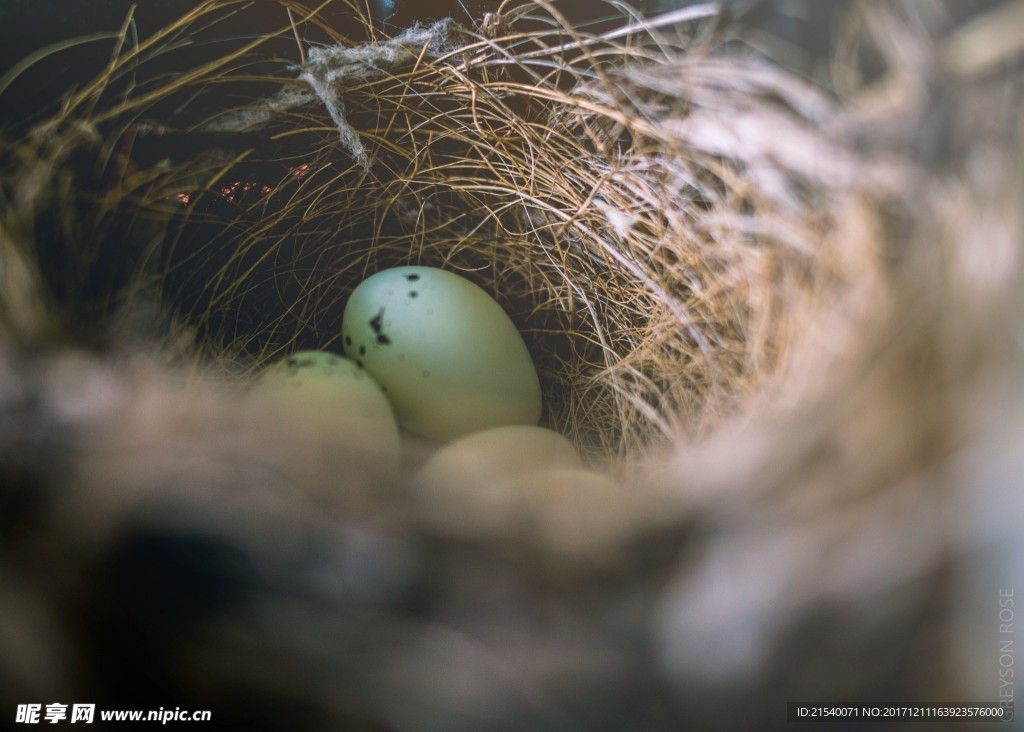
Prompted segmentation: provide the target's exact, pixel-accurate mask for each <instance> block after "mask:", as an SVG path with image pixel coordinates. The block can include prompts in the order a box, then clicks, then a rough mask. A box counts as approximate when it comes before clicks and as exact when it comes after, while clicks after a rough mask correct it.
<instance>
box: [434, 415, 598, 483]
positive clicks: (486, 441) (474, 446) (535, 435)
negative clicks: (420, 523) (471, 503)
mask: <svg viewBox="0 0 1024 732" xmlns="http://www.w3.org/2000/svg"><path fill="white" fill-rule="evenodd" d="M581 466H582V463H581V461H580V456H579V453H577V452H576V448H574V447H573V446H572V443H570V442H569V441H568V440H567V439H566V438H565V437H563V436H562V435H560V434H558V433H557V432H554V431H552V430H549V429H545V428H544V427H532V426H526V425H515V426H511V427H495V428H493V429H489V430H483V431H481V432H474V433H473V434H471V435H467V436H465V437H462V438H460V439H458V440H455V441H454V442H450V443H448V444H447V445H445V446H444V447H442V448H440V449H439V450H438V451H437V452H435V453H434V454H433V455H432V456H431V457H430V459H429V460H427V462H426V463H425V464H424V465H423V467H422V468H421V469H420V471H419V473H418V475H417V479H418V482H419V484H420V486H422V487H423V488H425V489H427V490H448V489H450V488H452V487H455V488H456V489H463V488H465V489H468V490H473V489H474V486H479V485H483V484H485V483H488V482H495V481H500V480H506V479H509V478H512V477H514V476H517V475H519V474H521V473H525V472H528V471H532V470H537V469H538V468H579V467H581Z"/></svg>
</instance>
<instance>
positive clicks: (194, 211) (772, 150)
mask: <svg viewBox="0 0 1024 732" xmlns="http://www.w3.org/2000/svg"><path fill="white" fill-rule="evenodd" d="M227 5H228V7H230V4H227ZM224 6H225V4H224V3H219V4H209V5H206V6H201V7H200V8H199V9H197V10H196V11H195V12H194V13H192V14H191V15H190V16H188V17H186V18H184V19H182V21H181V23H180V25H179V27H177V28H176V27H174V26H172V27H171V28H168V29H167V32H166V35H165V37H163V38H157V39H152V40H150V41H147V42H143V43H142V44H140V45H138V46H134V47H129V46H127V45H126V44H124V43H122V45H120V46H119V49H118V51H117V53H115V54H114V56H113V57H112V59H111V62H110V66H109V68H108V70H107V72H106V74H105V75H104V76H103V77H102V78H101V79H99V80H98V81H96V82H95V83H93V84H92V85H89V86H87V87H86V88H84V89H82V90H81V91H79V92H78V93H77V94H76V95H75V97H74V98H73V99H71V100H70V102H69V103H68V104H67V105H66V108H65V112H64V114H63V115H62V117H61V118H60V119H59V120H55V121H54V122H53V123H52V126H51V127H49V128H47V129H46V130H44V131H41V132H40V133H38V134H39V135H40V140H42V141H43V143H44V144H50V139H51V136H52V135H53V133H55V132H57V133H58V135H59V136H60V138H61V139H71V138H73V137H74V136H75V135H79V136H83V135H84V136H94V137H95V139H94V140H92V141H91V142H89V143H88V144H89V145H91V146H94V147H95V149H96V153H97V154H101V155H104V156H106V157H105V158H104V159H103V160H102V163H100V164H101V165H102V170H101V171H95V172H96V173H97V174H98V175H100V176H102V177H104V178H110V179H111V180H107V181H104V182H105V183H107V184H109V185H111V186H115V185H116V186H117V192H116V194H115V193H114V192H113V191H111V192H110V193H109V194H107V199H108V202H107V207H105V208H104V207H100V208H99V210H92V211H90V212H89V215H91V216H95V217H96V218H97V221H96V222H94V223H93V226H95V229H96V232H95V233H91V232H90V234H89V237H91V238H93V239H100V238H104V237H107V236H110V235H109V234H107V233H106V232H104V233H102V234H101V233H100V232H102V231H103V229H102V227H103V226H122V227H123V226H124V224H123V223H122V221H119V220H118V218H119V217H121V218H122V219H123V217H124V215H125V212H124V210H123V209H124V207H125V206H126V205H127V206H130V207H131V209H132V210H131V212H130V213H129V214H128V215H131V216H133V217H135V218H136V219H138V218H139V217H143V216H148V217H150V218H152V219H153V220H154V222H156V221H159V218H160V217H161V216H165V217H168V218H170V219H171V229H170V234H169V235H167V236H166V237H160V236H159V229H158V228H155V227H156V226H159V224H154V228H153V232H155V233H150V232H145V233H150V234H151V236H152V237H154V238H156V242H155V243H154V244H152V245H150V246H149V251H139V249H140V248H145V247H146V246H147V244H148V243H147V242H144V241H142V242H140V241H139V239H140V238H141V236H140V233H139V232H138V230H137V229H138V228H139V227H138V226H136V229H135V230H133V231H131V232H130V233H127V234H126V233H124V232H123V228H122V230H119V231H117V232H113V235H112V236H110V239H113V240H115V241H113V242H110V241H107V242H94V246H97V247H105V248H106V250H107V251H108V252H110V253H109V254H108V253H102V254H101V253H98V252H75V253H73V256H72V257H70V258H68V263H69V266H70V267H75V268H79V270H80V269H81V263H82V262H83V261H84V262H90V261H100V262H104V261H109V259H110V257H111V256H118V254H119V255H120V258H121V259H123V258H124V252H121V253H117V254H115V253H114V252H113V251H112V250H113V249H114V248H115V247H118V246H120V247H122V249H126V248H129V247H132V248H134V249H135V251H129V252H128V258H129V260H130V265H134V269H133V270H132V271H130V272H126V273H121V274H122V277H123V282H122V283H120V284H121V285H122V290H121V292H117V293H115V294H116V295H117V296H123V295H124V294H125V293H126V292H129V293H130V291H131V288H135V293H137V292H138V291H139V288H145V292H146V294H147V296H149V297H151V298H155V299H158V300H159V301H160V302H161V304H162V305H163V306H165V309H166V310H168V311H170V312H174V313H176V314H177V315H179V316H180V317H181V320H182V321H183V322H186V323H188V324H189V325H191V326H193V327H195V328H196V329H197V330H196V332H197V340H198V343H197V348H198V350H199V351H200V352H202V353H203V354H208V355H215V356H218V357H220V356H224V355H226V354H229V355H230V358H231V360H234V361H237V360H238V359H239V356H245V357H247V358H248V359H249V361H250V362H251V363H253V364H254V365H255V364H259V363H262V362H264V361H265V360H267V359H272V358H275V357H277V356H279V355H281V354H282V353H283V352H286V351H288V350H294V349H296V348H299V347H320V348H328V349H330V348H334V349H337V350H340V343H339V337H340V313H341V311H342V308H343V305H344V302H345V299H346V296H347V293H348V292H349V291H350V290H351V288H352V287H353V286H354V284H355V283H357V282H358V281H359V280H361V279H362V278H363V277H365V276H366V275H367V274H369V273H372V272H373V271H376V270H377V269H380V268H383V267H387V266H393V265H397V264H407V263H415V264H427V265H434V266H442V267H446V268H450V269H453V270H455V271H459V272H462V273H464V274H466V275H467V276H469V277H470V278H472V279H474V280H475V281H477V282H478V283H479V284H481V285H482V286H484V287H485V288H486V289H487V290H488V291H489V292H491V293H492V294H493V295H494V296H495V297H496V298H497V299H498V300H499V302H501V303H502V304H503V305H504V306H505V307H506V309H507V310H508V311H509V312H510V313H511V315H512V317H513V319H514V320H515V322H516V323H517V324H518V325H519V326H520V328H521V330H522V332H523V333H524V336H525V337H526V339H527V342H528V345H529V346H530V348H531V352H532V353H533V355H534V358H535V361H536V363H537V364H538V367H539V369H540V371H541V374H542V379H543V382H544V386H545V397H546V404H547V413H546V421H547V422H548V423H549V424H550V425H551V426H553V427H554V428H556V429H558V430H559V431H561V432H563V433H565V434H567V435H569V436H570V437H572V438H573V439H574V440H575V441H576V442H577V443H578V444H580V445H581V446H584V447H586V448H589V449H590V450H592V451H594V452H597V453H600V454H603V455H606V456H610V457H618V458H623V457H625V456H627V455H630V454H634V453H636V452H637V451H638V450H640V449H641V448H642V447H644V446H645V445H648V444H651V443H652V442H664V441H665V440H667V439H670V438H672V437H673V436H674V435H675V434H676V433H677V432H679V431H684V432H686V433H688V434H701V433H702V432H704V431H706V430H707V429H708V428H709V427H710V426H712V425H714V424H716V423H717V422H718V421H719V420H720V419H721V418H722V417H723V416H724V415H726V414H729V413H731V412H733V411H735V409H736V408H737V405H739V404H741V403H742V402H743V401H744V400H746V399H748V398H749V397H751V395H753V394H756V393H758V392H759V391H760V390H761V389H762V387H763V386H764V385H765V383H766V380H768V379H770V378H771V377H772V376H773V375H774V374H777V373H778V372H779V370H780V368H781V367H782V366H783V365H784V363H785V361H786V358H787V356H786V354H787V353H788V352H789V351H790V350H791V345H792V340H793V338H794V337H796V336H799V334H800V333H801V332H802V331H804V330H806V329H807V328H808V327H809V320H812V319H814V318H815V317H818V315H816V314H815V313H812V312H807V311H806V308H812V309H816V310H817V311H819V313H824V312H833V313H835V312H846V311H850V310H855V309H856V305H855V304H852V303H850V302H847V297H848V293H847V292H846V289H847V285H848V284H849V283H850V282H851V281H853V280H856V281H857V282H858V288H859V289H862V288H863V287H864V284H863V283H864V282H865V280H866V279H870V277H871V276H872V275H871V274H870V271H871V270H872V269H877V266H878V265H877V263H874V262H872V261H871V260H872V258H874V257H876V256H877V253H876V252H871V251H866V252H863V253H855V252H850V251H849V250H851V249H852V248H853V245H851V244H850V243H849V242H840V241H839V240H838V239H837V238H836V237H835V235H834V232H835V229H836V221H837V217H838V216H841V215H842V211H843V209H844V208H845V207H846V206H847V205H848V204H847V200H843V199H844V198H847V199H848V197H849V196H852V195H856V193H857V191H856V190H853V189H855V188H858V187H862V188H864V189H868V188H872V187H876V186H877V185H878V183H877V182H876V181H874V180H871V178H872V174H871V173H869V174H868V175H866V176H865V175H863V173H862V171H860V170H859V169H858V166H857V164H856V162H855V161H854V160H852V159H851V155H850V153H849V151H848V150H844V149H843V148H842V147H841V146H839V145H837V144H835V142H834V141H831V140H828V139H826V138H825V137H824V136H823V135H821V134H820V133H819V127H820V126H821V125H822V124H826V123H827V122H828V121H829V120H830V118H831V117H833V116H834V114H835V110H834V109H833V107H834V104H833V102H832V101H831V100H829V99H828V98H827V96H826V95H825V94H824V93H822V92H820V91H816V90H814V89H812V88H811V87H810V86H809V85H804V84H800V83H798V82H796V81H795V80H793V79H792V78H790V77H788V76H787V75H786V74H785V73H784V72H783V71H781V70H780V69H773V68H772V67H770V66H769V65H767V64H765V63H763V62H758V61H756V60H754V59H746V60H739V59H735V58H733V59H725V58H723V57H722V56H721V55H720V54H716V53H715V47H716V44H717V43H719V42H720V41H718V40H716V37H715V36H714V35H713V33H712V32H711V27H712V26H711V24H713V23H714V22H715V20H716V18H717V15H716V11H715V8H713V7H711V6H696V7H691V8H689V9H686V10H685V11H683V12H682V13H679V12H677V13H675V14H672V15H674V16H678V17H675V18H673V19H675V20H679V19H680V18H691V21H690V22H689V23H686V24H683V25H681V26H680V25H670V24H669V23H668V22H667V20H668V19H667V18H662V20H661V21H660V22H658V21H647V22H642V21H640V20H638V19H633V21H632V25H630V24H629V23H628V19H624V20H623V23H624V25H623V26H622V27H617V28H615V29H614V30H612V31H608V32H605V33H604V34H603V35H597V36H593V35H587V34H586V33H585V32H583V31H578V30H568V29H566V28H565V27H563V25H562V24H561V23H560V22H559V18H560V16H559V15H558V13H557V9H555V8H549V7H547V6H544V5H539V6H529V5H524V6H519V7H512V6H509V7H507V8H505V9H504V10H503V11H502V14H501V15H500V16H498V17H496V18H492V19H491V20H490V21H489V22H490V23H491V25H490V26H488V28H487V29H486V30H485V31H484V33H485V34H484V35H480V34H479V33H476V32H470V31H467V30H466V29H463V28H460V27H457V26H455V25H454V24H452V23H450V22H447V21H446V22H443V23H439V24H437V25H434V26H431V27H422V28H415V29H412V30H411V31H409V32H406V33H405V34H404V35H403V36H401V37H399V38H396V39H384V38H381V39H378V40H377V41H376V42H374V43H370V44H366V45H359V46H345V45H341V46H322V47H316V48H312V49H311V50H310V51H309V58H308V59H306V60H305V62H303V61H302V60H301V59H298V58H296V59H292V61H293V64H292V65H291V66H290V67H289V66H288V65H285V64H283V63H281V62H280V61H279V62H278V69H277V70H278V72H279V73H278V75H277V76H276V77H269V76H261V71H263V72H264V73H265V71H264V68H265V67H266V66H268V65H269V64H268V62H267V61H265V60H263V59H261V60H260V61H259V62H257V61H255V60H253V58H252V57H253V55H254V54H257V53H259V51H260V47H261V44H266V43H269V40H270V39H269V38H267V39H259V40H256V41H253V42H250V43H248V44H246V45H244V46H241V47H239V48H238V49H236V50H235V51H233V52H232V53H230V54H228V55H226V56H225V57H222V58H218V59H216V60H215V61H213V62H211V63H209V64H207V65H205V66H199V67H198V68H195V69H189V70H187V71H184V72H180V73H178V74H175V75H170V76H165V75H162V74H157V73H155V71H152V72H150V74H148V75H147V69H148V66H147V65H148V64H152V65H154V66H157V67H158V69H160V70H162V68H161V66H160V61H161V59H162V54H163V53H164V52H165V51H166V49H167V47H168V46H170V45H171V44H172V43H182V42H183V40H184V39H188V38H189V35H188V34H189V33H192V32H195V33H199V31H198V30H192V29H202V30H203V32H210V29H209V28H207V27H206V26H207V25H210V24H213V23H215V21H217V20H220V21H221V22H230V19H231V15H230V14H226V13H225V11H224ZM283 7H288V8H290V6H287V5H285V6H283ZM236 12H239V13H244V12H245V9H244V6H238V8H237V9H236ZM309 14H310V13H309V11H308V10H306V9H300V8H298V7H296V8H294V9H293V12H292V15H291V17H292V18H293V19H294V18H295V17H296V16H298V17H300V18H302V17H307V16H308V15H309ZM280 16H281V17H282V18H284V17H286V16H285V14H284V12H283V10H282V12H281V13H280ZM517 27H527V28H528V30H516V28H517ZM126 28H127V26H126ZM290 32H291V31H290V30H289V29H288V28H287V27H286V26H283V27H281V28H280V29H279V33H280V35H282V36H285V37H287V36H288V35H289V34H290ZM122 40H124V39H122ZM295 54H300V55H301V56H302V57H303V58H304V57H305V55H306V51H305V49H303V48H302V47H300V48H298V49H295V50H294V52H293V55H295ZM295 61H298V62H299V63H298V64H297V68H295V66H296V64H294V62H295ZM289 68H291V71H290V72H288V71H286V70H287V69H289ZM129 76H130V77H131V78H132V79H134V81H132V82H131V84H132V85H131V86H130V87H126V85H127V83H128V82H127V81H126V77H129ZM147 76H150V78H147ZM282 77H284V78H282ZM287 77H291V78H287ZM225 89H226V90H229V91H228V92H222V91H219V90H225ZM270 90H272V91H270ZM260 92H262V94H260ZM211 97H212V98H213V100H217V101H219V100H221V99H224V98H227V100H228V101H229V102H230V101H231V100H232V99H233V98H241V99H242V100H248V101H243V103H241V104H236V105H232V104H230V103H221V104H219V105H215V104H212V103H211ZM211 107H212V109H211ZM155 110H161V111H163V110H173V111H172V112H170V113H168V114H167V116H165V117H159V118H154V111H155ZM157 119H159V122H157ZM72 144H74V143H72ZM104 148H105V149H104ZM168 152H170V154H169V155H168V154H167V153H168ZM65 154H67V151H66V150H55V151H43V152H42V160H41V161H40V164H41V165H44V166H45V165H49V164H51V161H50V160H49V159H48V158H51V157H52V156H62V155H65ZM139 158H148V160H147V162H149V163H150V164H149V165H147V166H146V167H145V168H140V167H139ZM161 158H163V159H161ZM82 183H83V182H82V181H76V184H77V185H81V184H82ZM55 195H56V196H57V197H58V198H60V199H63V200H67V199H69V198H71V195H70V194H69V193H68V192H55ZM112 196H116V198H115V199H114V200H110V198H111V197H112ZM183 201H187V205H184V206H183V205H182V203H181V202H183ZM91 205H93V206H95V202H91ZM176 206H177V207H178V209H183V210H177V211H175V210H173V209H174V208H175V207H176ZM75 218H78V217H77V216H76V217H75ZM62 220H63V218H62ZM112 222H116V223H112ZM830 232H832V233H831V234H830ZM54 235H55V236H61V237H62V238H64V239H65V240H66V241H72V240H76V239H77V240H80V239H83V238H87V237H86V236H84V235H83V232H74V233H71V232H67V233H63V234H58V233H57V232H54ZM125 239H127V240H128V241H127V242H125V241H124V240H125ZM841 250H843V251H841ZM86 266H87V267H88V266H89V265H86ZM57 276H60V277H62V278H65V279H70V278H76V279H77V280H78V281H77V282H76V281H74V280H72V281H71V282H68V283H66V288H67V289H66V291H65V292H64V296H65V297H66V298H68V299H69V301H73V300H80V299H82V298H89V297H90V296H91V295H94V294H95V293H90V292H89V290H90V286H89V285H90V283H88V282H83V281H82V279H83V276H85V277H86V279H87V278H88V277H87V276H86V275H83V274H82V273H81V272H80V271H79V272H76V273H73V274H68V273H57ZM61 284H62V285H64V284H65V283H61ZM91 289H93V290H95V289H96V288H95V287H93V288H91ZM107 289H109V288H107ZM103 294H105V295H106V294H109V293H103ZM105 304H106V303H105ZM75 307H78V306H77V305H76V306H75ZM125 307H126V308H127V309H130V308H131V307H132V306H131V305H128V306H125ZM33 310H35V311H38V308H34V309H33Z"/></svg>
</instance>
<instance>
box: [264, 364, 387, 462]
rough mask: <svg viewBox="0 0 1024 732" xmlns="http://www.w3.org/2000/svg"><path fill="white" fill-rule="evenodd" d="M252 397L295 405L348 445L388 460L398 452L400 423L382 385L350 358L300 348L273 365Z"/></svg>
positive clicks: (318, 426) (303, 415)
mask: <svg viewBox="0 0 1024 732" xmlns="http://www.w3.org/2000/svg"><path fill="white" fill-rule="evenodd" d="M252 394H253V396H255V397H257V398H259V399H263V400H266V401H270V400H273V401H274V402H275V403H276V404H277V405H278V406H283V407H286V408H292V409H295V410H296V411H297V412H298V413H299V414H301V415H302V417H304V418H308V419H309V420H310V422H311V423H313V425H314V427H317V428H322V429H324V430H328V429H329V430H333V431H334V432H336V433H337V434H338V436H339V437H340V438H342V439H343V440H345V441H346V442H347V443H348V444H347V447H349V448H354V449H359V450H367V451H372V452H375V453H377V454H378V455H379V456H381V457H384V458H387V459H392V460H393V459H397V457H398V454H399V437H398V425H397V423H396V421H395V417H394V414H393V412H392V410H391V405H390V403H389V402H388V399H387V397H386V396H384V393H383V392H382V391H381V388H380V386H378V385H377V383H376V382H375V381H374V380H373V378H372V377H371V376H370V375H369V374H367V373H366V371H365V370H364V369H362V368H360V366H359V365H358V364H356V363H355V362H354V361H352V360H351V359H348V358H345V357H343V356H339V355H337V354H335V353H329V352H327V351H300V352H299V353H295V354H293V355H291V356H287V357H285V358H283V359H281V360H280V361H277V362H276V363H274V364H272V365H271V366H269V367H268V368H267V369H265V370H264V371H263V372H262V373H261V374H260V375H259V379H258V381H257V383H256V385H255V386H254V387H253V390H252Z"/></svg>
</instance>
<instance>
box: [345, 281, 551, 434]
mask: <svg viewBox="0 0 1024 732" xmlns="http://www.w3.org/2000/svg"><path fill="white" fill-rule="evenodd" d="M342 334H343V337H344V341H345V352H346V354H347V355H348V356H349V357H350V358H352V359H353V360H355V361H356V362H357V363H358V364H361V365H362V366H364V367H365V368H366V370H367V371H368V372H369V373H370V374H371V375H372V376H373V378H374V379H376V381H377V383H379V384H380V385H381V387H382V388H383V389H384V391H385V392H386V393H387V396H388V399H389V400H390V401H391V404H392V406H393V407H394V410H395V415H396V416H397V418H398V422H399V424H401V425H402V426H403V427H406V428H407V429H409V430H411V431H413V432H417V433H419V434H421V435H426V436H427V437H433V438H437V439H442V440H447V439H453V438H456V437H460V436H462V435H466V434H469V433H470V432H476V431H478V430H483V429H487V428H490V427H499V426H505V425H517V424H518V425H533V424H536V423H537V421H538V420H539V419H540V414H541V396H540V382H539V380H538V378H537V371H536V369H535V368H534V366H533V362H532V360H531V359H530V354H529V352H528V351H527V349H526V344H525V343H523V339H522V336H520V334H519V331H518V330H517V329H516V327H515V325H514V324H513V323H512V321H511V320H510V319H509V317H508V315H507V314H506V313H505V311H504V310H502V308H501V306H500V305H498V303H497V302H495V300H494V299H493V298H492V297H491V296H490V295H488V294H487V293H486V292H484V291H483V290H482V289H481V288H479V287H478V286H476V285H475V284H473V283H472V282H470V281H469V280H467V279H465V278H464V277H461V276H459V275H457V274H454V273H452V272H447V271H445V270H441V269H435V268H432V267H395V268H393V269H387V270H384V271H381V272H378V273H377V274H375V275H373V276H371V277H369V278H367V279H366V280H364V281H363V282H362V283H360V284H359V286H358V287H356V289H355V290H354V291H353V292H352V295H351V296H350V298H349V301H348V304H347V305H346V307H345V314H344V318H343V325H342Z"/></svg>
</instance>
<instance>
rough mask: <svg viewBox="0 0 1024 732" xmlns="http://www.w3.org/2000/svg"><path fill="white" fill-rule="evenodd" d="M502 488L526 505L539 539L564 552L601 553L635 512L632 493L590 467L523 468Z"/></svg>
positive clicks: (626, 527)
mask: <svg viewBox="0 0 1024 732" xmlns="http://www.w3.org/2000/svg"><path fill="white" fill-rule="evenodd" d="M503 489H504V490H505V491H506V492H508V493H509V494H512V495H515V496H516V497H517V499H518V501H520V502H521V503H522V504H523V505H525V506H526V508H525V509H524V510H525V512H526V513H527V515H528V521H529V525H530V526H532V527H533V530H534V532H535V536H534V538H535V540H536V541H537V543H538V544H540V545H542V546H545V547H547V548H548V549H551V550H553V551H557V552H559V553H563V554H572V555H577V556H586V557H589V558H591V559H598V558H600V556H601V555H602V553H604V552H606V551H608V550H610V549H613V548H614V546H615V545H616V543H617V542H618V541H619V540H621V539H622V538H623V537H625V536H627V535H629V532H630V529H631V528H632V526H633V524H634V522H635V521H636V519H637V515H638V512H637V510H636V503H635V497H634V496H633V495H631V494H630V493H629V492H627V491H626V490H625V489H624V488H623V487H622V486H621V485H619V484H618V483H616V482H615V481H614V480H612V479H611V477H609V476H607V475H605V474H603V473H598V472H596V471H593V470H578V469H577V470H573V469H564V468H556V469H554V470H536V471H532V472H528V473H521V474H520V475H518V476H516V477H515V478H513V479H511V480H510V481H509V482H508V483H506V484H505V485H504V487H503Z"/></svg>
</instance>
